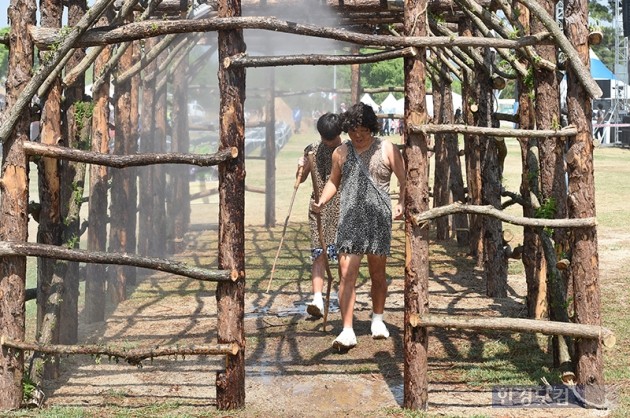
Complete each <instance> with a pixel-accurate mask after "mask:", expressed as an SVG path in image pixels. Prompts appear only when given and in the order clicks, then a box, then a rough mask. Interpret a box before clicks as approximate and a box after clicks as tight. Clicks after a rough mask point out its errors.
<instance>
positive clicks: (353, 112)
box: [341, 102, 381, 134]
mask: <svg viewBox="0 0 630 418" xmlns="http://www.w3.org/2000/svg"><path fill="white" fill-rule="evenodd" d="M359 126H363V127H364V128H368V129H369V130H370V131H371V132H372V133H373V134H377V133H378V132H379V131H380V130H381V124H380V122H379V121H378V119H377V118H376V114H375V113H374V109H372V106H368V105H366V104H365V103H361V102H359V103H357V104H354V105H352V106H350V107H349V108H348V110H347V111H345V112H344V113H343V114H342V122H341V128H342V129H343V131H344V132H348V131H349V130H350V129H354V128H357V127H359Z"/></svg>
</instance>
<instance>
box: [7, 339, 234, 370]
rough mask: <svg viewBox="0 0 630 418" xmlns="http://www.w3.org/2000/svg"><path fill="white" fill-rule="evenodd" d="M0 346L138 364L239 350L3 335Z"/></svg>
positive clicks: (223, 345)
mask: <svg viewBox="0 0 630 418" xmlns="http://www.w3.org/2000/svg"><path fill="white" fill-rule="evenodd" d="M0 346H3V347H8V348H14V349H17V350H28V351H36V352H38V353H44V354H88V355H93V356H109V357H114V358H115V359H124V360H125V361H126V362H127V363H129V364H131V365H134V366H140V365H141V362H142V360H146V359H153V357H164V356H172V355H181V356H191V355H209V354H211V355H212V354H213V355H233V356H234V355H236V354H238V352H239V350H240V349H239V347H238V344H236V343H231V344H215V345H188V346H167V347H155V348H132V349H127V348H120V347H111V346H103V345H96V344H82V345H61V344H37V343H29V342H25V341H16V340H13V339H11V338H9V337H7V336H5V335H2V336H1V337H0Z"/></svg>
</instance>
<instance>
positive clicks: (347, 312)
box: [339, 253, 362, 328]
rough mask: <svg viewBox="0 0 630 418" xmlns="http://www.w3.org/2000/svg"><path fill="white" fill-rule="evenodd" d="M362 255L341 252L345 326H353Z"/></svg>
mask: <svg viewBox="0 0 630 418" xmlns="http://www.w3.org/2000/svg"><path fill="white" fill-rule="evenodd" d="M361 257H362V256H360V255H356V254H346V253H342V254H339V271H340V284H339V307H340V308H341V321H342V323H343V327H344V328H352V317H353V314H354V302H355V298H356V283H357V277H358V276H359V266H360V264H361Z"/></svg>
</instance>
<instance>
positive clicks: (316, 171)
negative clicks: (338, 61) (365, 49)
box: [298, 113, 341, 318]
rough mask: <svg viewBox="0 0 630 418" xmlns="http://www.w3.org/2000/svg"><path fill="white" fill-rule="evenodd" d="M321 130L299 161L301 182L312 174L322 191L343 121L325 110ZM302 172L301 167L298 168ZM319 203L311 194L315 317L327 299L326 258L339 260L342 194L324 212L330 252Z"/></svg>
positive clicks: (310, 311) (311, 311)
mask: <svg viewBox="0 0 630 418" xmlns="http://www.w3.org/2000/svg"><path fill="white" fill-rule="evenodd" d="M317 131H318V132H319V135H320V140H319V141H317V142H315V143H313V144H311V145H309V146H308V147H306V148H305V149H304V156H302V157H300V159H299V160H298V168H299V167H302V166H303V167H304V171H302V178H301V179H300V182H304V180H306V179H307V178H308V175H309V174H310V175H311V176H312V177H314V178H315V181H316V182H317V188H318V191H319V193H321V192H322V190H324V185H325V184H326V182H327V181H328V178H329V177H330V172H331V169H332V155H333V151H334V150H335V148H337V147H338V146H339V145H340V144H341V136H340V135H341V123H340V118H339V115H337V114H334V113H325V114H324V115H322V116H320V118H319V119H318V120H317ZM309 152H313V153H314V157H315V158H314V161H315V166H314V167H311V165H310V162H309V160H308V159H307V158H306V155H307V154H308V153H309ZM298 171H299V169H298ZM313 203H315V193H314V192H313V194H311V202H310V204H309V211H308V219H309V226H310V230H311V261H312V263H313V265H312V266H311V281H312V285H313V300H312V301H311V303H309V304H308V305H306V312H308V314H309V315H311V316H312V317H315V318H321V317H322V316H323V312H324V299H323V297H322V289H323V288H324V277H325V276H326V259H325V258H324V257H326V256H327V257H328V259H329V260H330V261H335V262H336V261H337V247H336V245H335V239H336V237H337V222H338V221H339V196H335V197H334V198H333V199H332V200H331V201H330V202H329V204H328V205H327V206H326V208H324V209H323V210H322V211H321V212H320V216H321V225H322V235H323V236H324V245H325V246H326V254H325V255H324V256H322V254H323V253H324V249H323V248H322V246H321V242H320V239H319V230H318V228H317V215H316V214H315V212H313V210H312V209H311V208H312V205H313Z"/></svg>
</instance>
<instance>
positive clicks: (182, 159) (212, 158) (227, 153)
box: [24, 141, 238, 168]
mask: <svg viewBox="0 0 630 418" xmlns="http://www.w3.org/2000/svg"><path fill="white" fill-rule="evenodd" d="M24 152H25V153H26V154H27V155H41V156H44V157H53V158H60V159H64V160H69V161H77V162H82V163H89V164H98V165H104V166H107V167H115V168H125V167H136V166H144V165H150V164H191V165H198V166H201V167H207V166H213V165H218V164H220V163H222V162H224V161H227V160H229V159H231V158H236V157H237V155H238V149H237V148H236V147H232V148H226V149H224V150H221V151H218V152H216V153H214V154H181V153H168V154H134V155H112V154H103V153H100V152H93V151H83V150H78V149H75V148H67V147H60V146H58V145H45V144H41V143H39V142H31V141H25V142H24Z"/></svg>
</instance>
